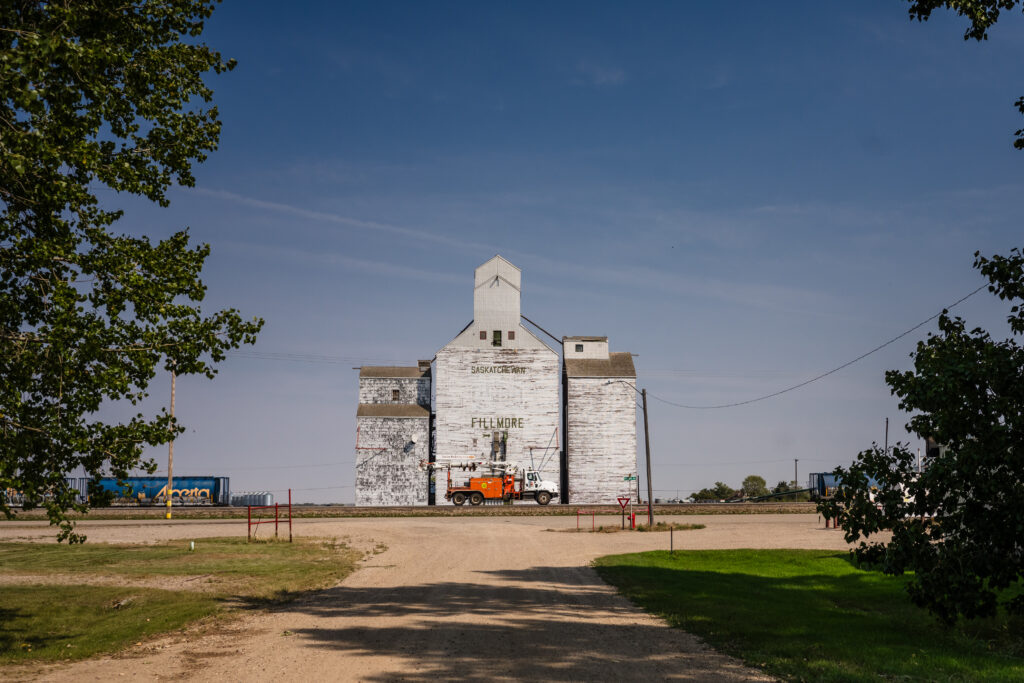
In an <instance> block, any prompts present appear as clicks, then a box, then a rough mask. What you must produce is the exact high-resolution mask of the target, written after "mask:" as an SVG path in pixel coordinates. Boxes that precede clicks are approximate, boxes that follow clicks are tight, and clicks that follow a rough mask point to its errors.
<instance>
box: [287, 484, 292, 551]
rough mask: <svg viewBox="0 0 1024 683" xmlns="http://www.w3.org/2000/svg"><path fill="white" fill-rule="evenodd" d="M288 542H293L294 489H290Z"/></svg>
mask: <svg viewBox="0 0 1024 683" xmlns="http://www.w3.org/2000/svg"><path fill="white" fill-rule="evenodd" d="M288 542H289V543H291V542H292V490H291V489H288Z"/></svg>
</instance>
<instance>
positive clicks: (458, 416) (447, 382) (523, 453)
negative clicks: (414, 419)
mask: <svg viewBox="0 0 1024 683" xmlns="http://www.w3.org/2000/svg"><path fill="white" fill-rule="evenodd" d="M471 329H472V328H471ZM541 347H542V348H539V349H504V348H489V349H472V348H464V347H460V346H458V345H456V344H450V345H449V346H446V347H445V348H443V349H441V350H440V351H438V353H437V356H436V358H435V366H434V386H435V392H434V393H435V396H434V412H435V414H436V417H435V423H434V425H435V429H436V433H435V450H434V455H435V459H436V461H437V462H442V463H443V462H448V461H453V460H454V461H464V460H490V458H491V439H492V436H491V435H492V433H493V432H502V433H507V435H508V440H507V443H506V456H505V459H506V462H512V463H516V464H519V465H521V466H523V467H527V466H530V465H531V464H533V465H534V466H536V467H538V468H539V467H540V466H541V464H542V463H543V462H545V461H546V464H545V466H544V469H543V470H542V474H543V477H544V478H545V479H548V480H550V481H553V482H555V483H559V484H560V482H559V457H558V451H559V447H560V443H559V441H560V438H559V435H558V425H559V410H558V408H559V406H558V385H559V377H560V374H559V365H558V355H557V354H556V353H555V352H554V351H552V350H551V349H549V348H547V347H546V346H544V345H542V344H541ZM531 455H532V458H531ZM444 482H445V476H444V473H443V472H438V474H437V496H436V499H435V500H436V502H437V504H439V505H443V504H445V501H444Z"/></svg>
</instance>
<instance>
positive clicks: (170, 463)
mask: <svg viewBox="0 0 1024 683" xmlns="http://www.w3.org/2000/svg"><path fill="white" fill-rule="evenodd" d="M174 384H175V372H174V366H173V365H172V366H171V429H174ZM173 492H174V434H173V433H172V434H171V440H170V442H169V443H168V444H167V515H166V517H167V519H170V518H171V498H173V497H174V493H173Z"/></svg>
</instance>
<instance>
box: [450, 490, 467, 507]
mask: <svg viewBox="0 0 1024 683" xmlns="http://www.w3.org/2000/svg"><path fill="white" fill-rule="evenodd" d="M452 502H453V503H455V504H456V505H462V504H463V503H465V502H466V494H465V493H463V492H462V491H459V492H458V493H453V494H452Z"/></svg>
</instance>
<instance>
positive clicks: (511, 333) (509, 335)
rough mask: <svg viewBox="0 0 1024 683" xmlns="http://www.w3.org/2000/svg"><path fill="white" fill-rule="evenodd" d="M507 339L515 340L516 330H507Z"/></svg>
mask: <svg viewBox="0 0 1024 683" xmlns="http://www.w3.org/2000/svg"><path fill="white" fill-rule="evenodd" d="M508 340H509V341H515V340H516V331H515V330H509V331H508Z"/></svg>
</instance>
